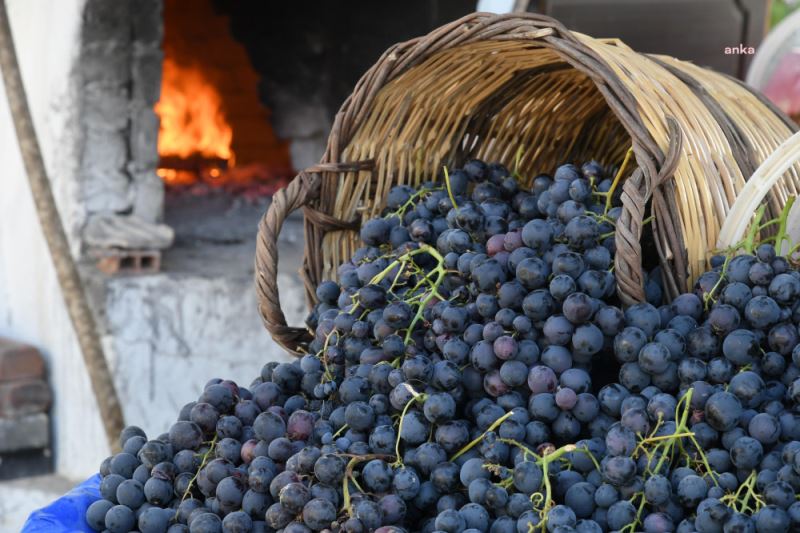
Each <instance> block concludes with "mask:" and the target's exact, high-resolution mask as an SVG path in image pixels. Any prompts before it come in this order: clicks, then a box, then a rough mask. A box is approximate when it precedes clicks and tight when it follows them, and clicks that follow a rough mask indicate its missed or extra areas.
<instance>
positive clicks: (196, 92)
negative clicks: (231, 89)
mask: <svg viewBox="0 0 800 533" xmlns="http://www.w3.org/2000/svg"><path fill="white" fill-rule="evenodd" d="M155 109H156V113H158V116H159V117H160V119H161V128H160V130H159V134H158V153H159V155H160V156H161V159H162V162H163V161H164V160H185V161H191V160H207V161H208V162H211V163H213V164H212V168H210V169H208V172H209V174H210V176H211V177H212V178H214V177H219V176H220V174H221V169H220V168H219V167H232V166H233V164H234V162H235V158H234V153H233V150H231V141H232V140H233V130H232V128H231V127H230V125H229V124H228V122H227V120H226V119H225V113H224V109H223V106H222V98H221V96H220V94H219V92H218V91H217V89H216V87H214V85H212V84H211V83H209V81H208V80H207V79H205V76H203V72H202V71H201V70H199V69H197V68H194V67H191V66H184V65H180V64H178V63H176V62H175V61H173V60H172V59H171V58H169V57H166V58H164V71H163V80H162V84H161V99H160V100H159V102H158V103H157V104H156V108H155ZM187 171H190V172H189V173H191V174H194V172H192V171H193V169H191V168H185V169H181V168H174V166H173V167H172V168H168V167H164V166H163V165H162V168H160V169H159V171H158V173H159V175H160V176H161V177H162V178H163V179H164V181H165V182H166V183H167V184H169V185H180V184H185V183H187V182H188V183H192V182H194V181H196V180H197V177H196V176H187V175H185V174H186V173H187Z"/></svg>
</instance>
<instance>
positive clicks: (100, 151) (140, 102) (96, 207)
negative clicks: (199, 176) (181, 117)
mask: <svg viewBox="0 0 800 533" xmlns="http://www.w3.org/2000/svg"><path fill="white" fill-rule="evenodd" d="M161 12H162V0H137V1H135V2H134V1H132V0H117V1H108V0H87V1H86V5H85V7H84V11H83V27H82V32H81V40H80V61H79V62H78V72H77V74H78V83H79V85H80V93H81V95H82V96H81V102H80V107H81V110H82V112H81V115H80V116H81V133H82V136H81V137H82V140H83V142H82V151H81V157H80V180H81V200H82V204H83V205H84V207H85V209H86V215H87V222H86V230H85V232H86V233H85V234H91V232H92V227H91V226H92V225H93V224H95V223H96V222H97V221H99V220H100V218H99V217H97V216H96V215H106V216H108V215H112V216H113V215H118V216H129V215H134V216H137V217H138V218H140V219H142V220H143V221H145V222H148V223H155V222H158V221H160V220H161V218H162V216H163V206H164V185H163V183H162V181H161V178H159V177H158V175H156V166H157V164H158V150H157V143H158V125H159V123H158V117H157V115H156V114H155V111H154V110H153V106H154V105H155V103H156V102H157V101H158V97H159V91H160V88H161V64H162V61H163V53H162V51H161V39H162V34H163V21H162V17H161Z"/></svg>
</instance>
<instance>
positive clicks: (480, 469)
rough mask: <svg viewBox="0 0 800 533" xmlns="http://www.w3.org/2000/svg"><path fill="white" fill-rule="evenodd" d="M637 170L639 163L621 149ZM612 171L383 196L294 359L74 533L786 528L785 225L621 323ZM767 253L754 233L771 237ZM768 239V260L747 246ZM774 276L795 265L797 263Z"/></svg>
mask: <svg viewBox="0 0 800 533" xmlns="http://www.w3.org/2000/svg"><path fill="white" fill-rule="evenodd" d="M629 156H630V154H629ZM626 166H627V158H626V161H625V162H624V163H623V164H622V165H621V166H620V168H619V169H606V168H603V167H602V166H601V165H599V164H597V163H595V162H589V163H586V164H584V165H582V166H580V167H578V166H575V165H572V164H565V165H563V166H560V167H558V169H557V170H556V171H555V173H554V174H553V175H552V176H549V175H539V176H537V177H535V178H534V179H533V180H532V181H531V182H530V183H531V186H530V187H527V186H525V187H523V186H521V185H520V183H523V182H526V180H523V179H522V178H521V177H520V176H519V175H518V174H517V172H516V171H514V170H511V171H510V170H509V169H507V168H505V167H504V166H502V165H500V164H486V163H484V162H482V161H479V160H471V161H468V162H467V163H466V164H464V166H463V168H460V169H454V168H450V169H447V168H445V169H443V171H442V173H441V175H440V176H437V178H436V179H435V180H432V181H429V182H425V183H423V184H421V185H420V186H419V187H416V188H414V187H410V186H406V185H400V186H396V187H394V188H393V189H391V191H390V192H389V193H388V198H387V201H386V208H385V210H384V212H383V213H382V216H380V217H378V218H375V219H371V220H369V221H367V222H366V223H364V224H363V226H362V228H361V239H362V241H363V247H361V248H359V249H358V250H357V251H356V252H355V254H354V255H353V257H352V259H351V260H350V261H348V262H347V263H345V264H342V265H340V266H339V267H338V276H337V279H338V282H332V281H326V282H323V283H321V284H320V285H319V287H318V288H317V291H316V295H317V298H318V300H319V303H318V304H317V305H316V306H315V307H314V309H313V310H312V312H311V314H310V316H309V317H308V320H307V324H308V327H309V329H310V330H311V331H313V333H314V339H313V341H312V342H311V343H310V345H309V346H308V348H309V349H308V353H307V354H305V355H303V357H302V358H299V359H297V360H296V361H295V362H293V363H281V364H277V363H267V364H266V365H265V366H264V367H263V369H262V371H261V375H260V376H258V377H257V378H256V379H255V380H254V381H253V382H252V383H250V384H249V385H248V386H247V387H246V388H245V387H244V386H242V385H237V384H236V383H233V382H231V381H223V380H220V379H214V380H212V381H210V382H209V383H208V384H207V385H206V386H205V390H204V391H203V393H202V395H201V396H200V398H198V399H197V401H196V402H191V403H189V404H187V405H186V406H185V407H184V408H183V409H182V410H181V412H180V414H179V415H178V421H177V422H176V423H175V424H174V425H173V426H172V427H171V428H170V429H169V432H168V433H165V434H164V435H161V436H158V437H156V438H154V439H152V440H148V439H147V437H146V436H145V435H144V433H143V432H142V431H141V430H139V429H138V428H136V427H130V428H127V429H126V430H125V431H124V432H123V434H122V436H121V438H120V444H121V446H122V450H123V451H122V452H121V453H118V454H116V455H114V456H112V457H110V458H108V459H106V460H105V461H104V462H103V463H102V465H101V467H100V472H101V474H102V483H101V487H100V491H101V494H102V499H101V500H99V501H97V502H95V503H94V504H92V505H91V507H89V509H88V511H87V514H86V519H87V521H88V523H89V525H90V526H91V527H92V528H94V529H96V530H97V531H109V532H111V533H124V532H128V531H134V530H135V531H140V532H141V533H164V532H168V533H186V532H188V533H219V532H231V533H233V532H250V531H252V532H282V533H309V532H333V533H335V532H344V533H367V532H377V533H400V532H408V533H411V532H423V533H477V532H490V533H531V532H549V533H570V532H579V533H595V532H603V531H620V532H626V533H633V532H638V531H644V532H646V533H661V532H679V533H690V532H695V531H696V532H699V533H723V532H724V533H733V532H743V533H745V532H758V533H781V532H788V531H800V502H798V497H797V496H796V494H798V493H800V453H798V452H800V414H798V413H799V412H800V411H799V410H798V402H800V348H798V344H799V343H800V333H798V324H800V272H798V271H797V269H796V267H795V265H794V264H793V263H792V261H791V260H790V259H788V258H787V257H781V256H779V255H778V254H777V253H776V249H785V242H786V238H785V232H786V213H787V212H788V209H786V210H785V211H784V213H783V215H782V216H781V217H780V218H779V219H776V220H774V221H768V222H764V223H762V219H763V216H764V214H763V213H764V212H763V210H761V211H759V213H758V214H757V216H756V222H754V224H753V225H752V229H751V231H750V232H749V233H748V235H747V237H746V239H745V240H744V241H743V242H741V243H739V244H738V245H736V246H735V247H733V248H732V249H730V250H724V251H722V252H721V253H720V254H719V255H717V256H714V257H713V258H712V260H711V266H712V268H711V270H710V271H708V272H706V273H704V274H703V275H702V276H700V278H699V279H698V281H697V282H696V284H695V286H694V288H693V291H692V292H689V293H687V294H682V295H680V296H678V297H677V298H675V299H674V300H672V302H670V303H666V302H665V301H664V299H663V296H662V294H663V290H662V285H661V273H660V271H659V268H658V267H655V268H653V269H652V270H650V271H649V272H647V273H646V286H645V292H646V298H647V301H646V302H643V303H639V304H636V305H633V306H630V307H628V308H627V309H623V308H622V306H621V305H620V303H619V300H618V298H617V290H616V289H617V287H616V281H615V276H614V253H615V240H614V239H615V224H616V221H617V220H618V218H619V217H620V214H621V208H620V206H619V193H620V189H621V187H620V182H621V177H622V176H623V175H624V174H625V170H626V169H625V167H626ZM770 234H771V235H772V237H764V235H770ZM759 239H761V240H759ZM787 256H788V257H789V258H791V257H792V253H788V254H787Z"/></svg>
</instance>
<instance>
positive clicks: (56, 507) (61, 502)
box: [22, 474, 100, 533]
mask: <svg viewBox="0 0 800 533" xmlns="http://www.w3.org/2000/svg"><path fill="white" fill-rule="evenodd" d="M99 499H100V474H97V475H95V476H93V477H90V478H89V479H87V480H86V481H84V482H83V483H81V484H80V485H78V486H77V487H75V488H74V489H72V490H71V491H69V492H68V493H67V494H65V495H64V496H62V497H61V498H59V499H57V500H56V501H54V502H53V503H51V504H50V505H48V506H47V507H44V508H43V509H39V510H38V511H34V512H32V513H31V515H30V516H29V517H28V520H27V521H26V522H25V525H24V526H22V533H78V532H80V533H92V532H93V531H94V530H93V529H92V528H90V527H89V524H87V523H86V519H85V518H84V516H85V515H86V509H87V508H88V507H89V506H90V505H91V504H92V503H94V502H95V501H97V500H99Z"/></svg>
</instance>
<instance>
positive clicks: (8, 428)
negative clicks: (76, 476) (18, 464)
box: [0, 338, 52, 460]
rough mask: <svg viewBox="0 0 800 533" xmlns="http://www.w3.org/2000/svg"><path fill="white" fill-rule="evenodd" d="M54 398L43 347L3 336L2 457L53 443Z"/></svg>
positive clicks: (0, 385) (0, 373) (0, 368)
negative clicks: (49, 410)
mask: <svg viewBox="0 0 800 533" xmlns="http://www.w3.org/2000/svg"><path fill="white" fill-rule="evenodd" d="M51 399H52V396H51V393H50V387H49V386H48V384H47V381H46V380H45V366H44V360H43V359H42V355H41V354H40V353H39V351H38V350H37V349H36V348H34V347H32V346H28V345H25V344H20V343H17V342H14V341H10V340H7V339H3V338H0V460H2V459H4V458H6V457H7V456H8V455H9V454H16V453H18V452H27V451H30V450H44V449H46V448H49V447H50V418H49V416H48V414H47V411H48V409H49V408H50V402H51Z"/></svg>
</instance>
